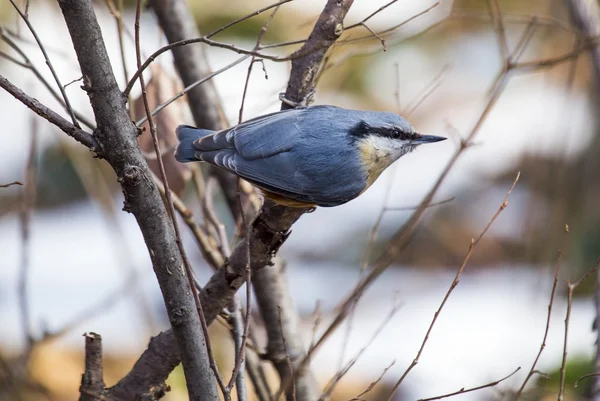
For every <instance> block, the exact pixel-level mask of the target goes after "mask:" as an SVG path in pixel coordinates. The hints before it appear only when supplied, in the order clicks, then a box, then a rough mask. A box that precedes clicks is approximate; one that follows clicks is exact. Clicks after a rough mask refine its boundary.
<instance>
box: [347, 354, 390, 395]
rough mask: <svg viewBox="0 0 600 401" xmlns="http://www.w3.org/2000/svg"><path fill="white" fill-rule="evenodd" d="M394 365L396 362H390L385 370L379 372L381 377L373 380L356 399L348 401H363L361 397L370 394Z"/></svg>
mask: <svg viewBox="0 0 600 401" xmlns="http://www.w3.org/2000/svg"><path fill="white" fill-rule="evenodd" d="M395 364H396V361H392V363H390V364H389V365H388V366H387V367H386V368H385V369H383V372H381V375H379V377H378V378H377V379H375V381H373V382H371V384H369V385H368V386H367V388H366V389H364V391H363V392H362V393H360V394H358V395H357V396H356V397H354V398H352V399H350V401H364V400H363V399H362V398H361V397H362V396H364V395H365V394H367V393H368V392H370V391H371V390H373V389H374V388H375V386H376V385H377V383H379V382H380V381H381V379H383V376H385V374H386V373H387V371H388V370H390V368H391V367H392V366H394V365H395Z"/></svg>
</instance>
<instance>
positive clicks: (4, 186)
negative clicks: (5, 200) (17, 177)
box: [0, 181, 23, 188]
mask: <svg viewBox="0 0 600 401" xmlns="http://www.w3.org/2000/svg"><path fill="white" fill-rule="evenodd" d="M13 185H23V183H22V182H21V181H13V182H9V183H8V184H2V185H0V188H8V187H10V186H13Z"/></svg>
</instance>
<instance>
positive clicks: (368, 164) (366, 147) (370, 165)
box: [359, 139, 394, 189]
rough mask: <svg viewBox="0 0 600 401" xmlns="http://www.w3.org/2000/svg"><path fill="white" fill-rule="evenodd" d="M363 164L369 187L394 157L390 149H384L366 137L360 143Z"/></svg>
mask: <svg viewBox="0 0 600 401" xmlns="http://www.w3.org/2000/svg"><path fill="white" fill-rule="evenodd" d="M359 149H360V156H361V159H362V165H363V166H364V169H365V172H366V173H367V188H368V187H370V186H371V184H373V183H374V182H375V180H376V179H377V178H378V177H379V176H380V175H381V173H383V170H385V169H386V168H388V167H389V166H390V164H392V163H393V161H394V159H393V158H392V155H391V154H390V152H389V151H386V150H383V149H381V148H379V147H377V146H374V144H373V143H372V142H371V141H370V140H368V139H366V140H363V141H361V142H360V144H359ZM365 189H366V188H365Z"/></svg>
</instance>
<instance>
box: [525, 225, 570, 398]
mask: <svg viewBox="0 0 600 401" xmlns="http://www.w3.org/2000/svg"><path fill="white" fill-rule="evenodd" d="M568 233H569V226H568V225H565V234H564V236H563V241H562V246H561V247H560V249H559V250H558V256H557V258H556V268H555V269H554V281H553V282H552V291H551V292H550V302H549V303H548V315H547V316H546V329H545V330H544V338H543V339H542V344H541V345H540V350H539V352H538V354H537V356H536V357H535V359H534V361H533V364H532V365H531V369H529V373H527V376H525V380H523V384H521V387H519V390H517V392H516V394H515V401H518V400H519V397H520V396H521V393H523V390H524V389H525V386H526V385H527V382H528V381H529V379H531V377H532V376H533V375H534V374H535V372H536V370H535V368H536V366H537V363H538V361H539V359H540V357H541V356H542V352H544V348H546V339H547V338H548V330H549V329H550V317H551V316H552V305H554V294H555V293H556V286H557V285H558V273H559V272H560V263H561V261H562V254H563V250H564V249H565V243H566V240H567V234H568Z"/></svg>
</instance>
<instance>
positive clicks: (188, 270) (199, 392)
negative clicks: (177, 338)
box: [135, 0, 226, 400]
mask: <svg viewBox="0 0 600 401" xmlns="http://www.w3.org/2000/svg"><path fill="white" fill-rule="evenodd" d="M141 9H142V1H141V0H137V6H136V11H135V54H136V58H137V65H138V68H139V67H141V65H142V56H141V50H140V15H141ZM139 80H140V86H141V89H142V100H143V102H144V108H145V110H146V115H147V116H148V125H149V126H150V133H151V135H152V142H153V145H154V151H155V153H156V159H157V162H158V166H159V169H160V176H161V180H162V184H163V186H164V188H165V197H166V199H167V205H168V212H169V214H170V216H171V221H172V223H173V230H174V232H175V242H176V243H177V248H178V249H179V253H180V255H181V259H182V260H183V267H184V268H185V275H186V277H187V280H188V285H189V288H190V290H191V292H192V295H193V298H194V303H195V305H196V310H197V312H198V318H199V320H200V324H201V326H202V336H201V338H200V339H199V340H200V341H203V342H205V343H206V349H204V348H203V349H202V350H198V351H197V352H199V353H200V355H199V356H200V358H199V361H200V365H201V366H199V367H200V369H201V372H200V373H201V374H200V375H199V377H200V378H201V379H202V381H199V382H194V383H190V382H189V380H190V378H193V377H188V376H187V375H186V377H187V378H188V382H187V386H188V391H189V395H190V398H192V399H196V398H197V397H202V398H201V399H206V400H209V399H213V400H218V395H217V389H216V386H215V380H214V379H215V377H216V378H217V381H218V383H219V384H220V385H221V388H222V389H223V395H224V396H225V395H226V394H225V391H224V386H223V379H222V378H221V376H220V374H219V371H218V369H217V365H216V363H215V358H214V356H213V355H212V349H211V347H210V338H209V336H208V326H207V325H206V319H205V317H204V311H203V310H202V303H201V302H200V298H199V295H198V289H197V288H196V285H195V282H194V277H193V272H192V267H191V266H190V262H189V260H188V258H187V256H186V254H185V249H184V248H183V243H182V241H181V234H180V232H179V223H178V222H177V218H176V215H175V208H174V207H173V198H172V195H171V189H170V188H169V183H168V181H167V174H166V173H165V166H164V163H163V160H162V153H161V151H160V144H159V142H158V135H157V133H156V124H155V123H154V118H152V112H151V110H150V105H149V103H148V95H147V93H146V83H145V81H144V74H140V77H139ZM211 369H212V371H213V373H214V377H213V376H212V375H211V374H210V370H211ZM196 380H197V378H196Z"/></svg>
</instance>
